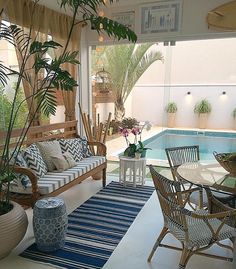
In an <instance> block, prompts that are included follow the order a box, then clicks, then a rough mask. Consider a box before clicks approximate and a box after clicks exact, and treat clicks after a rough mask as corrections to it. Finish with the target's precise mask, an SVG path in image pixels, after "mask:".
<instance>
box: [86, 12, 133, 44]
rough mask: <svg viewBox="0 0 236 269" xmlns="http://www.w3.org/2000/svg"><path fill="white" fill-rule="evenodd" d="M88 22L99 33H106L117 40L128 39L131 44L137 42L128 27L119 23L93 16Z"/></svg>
mask: <svg viewBox="0 0 236 269" xmlns="http://www.w3.org/2000/svg"><path fill="white" fill-rule="evenodd" d="M87 20H89V21H90V22H91V26H92V29H93V30H96V31H97V32H98V33H101V32H105V33H107V35H108V36H109V37H114V38H116V39H117V40H120V39H128V40H129V41H131V42H136V41H137V36H136V34H135V33H134V32H133V31H132V30H130V29H129V28H128V27H127V26H125V25H123V24H121V23H119V22H117V21H113V20H111V19H108V18H106V17H100V16H96V15H91V16H90V17H88V19H87ZM101 25H102V28H101Z"/></svg>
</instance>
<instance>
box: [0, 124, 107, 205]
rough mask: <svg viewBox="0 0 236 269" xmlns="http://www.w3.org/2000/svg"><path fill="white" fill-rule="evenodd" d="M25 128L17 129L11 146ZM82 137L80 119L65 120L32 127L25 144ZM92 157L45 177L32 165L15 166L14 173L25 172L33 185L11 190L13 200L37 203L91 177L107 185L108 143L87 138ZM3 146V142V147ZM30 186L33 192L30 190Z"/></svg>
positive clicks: (23, 173)
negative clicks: (79, 130) (79, 131)
mask: <svg viewBox="0 0 236 269" xmlns="http://www.w3.org/2000/svg"><path fill="white" fill-rule="evenodd" d="M21 131H22V130H20V129H17V130H14V131H13V133H12V137H11V138H12V143H11V146H14V145H15V143H16V142H15V141H17V137H19V135H20V133H21ZM5 137H6V132H0V141H4V138H5ZM75 138H76V139H77V138H78V139H79V136H78V135H77V121H70V122H65V123H56V124H50V125H44V126H35V127H31V128H30V129H29V131H28V133H27V138H26V140H25V143H24V145H25V146H30V145H32V144H34V143H37V142H42V141H53V140H56V139H57V140H58V139H64V140H67V139H70V140H71V141H73V139H75ZM87 145H88V148H89V149H90V152H91V154H90V155H91V156H88V157H86V158H83V159H82V160H81V161H79V162H78V163H77V165H76V166H74V167H72V168H70V169H68V170H65V171H63V172H47V173H46V174H45V175H44V176H43V177H42V178H39V177H38V176H37V175H36V173H35V172H34V171H33V170H32V169H30V168H29V167H23V166H17V165H15V168H14V169H15V172H16V173H19V174H21V175H26V176H28V178H29V179H30V185H29V186H28V187H27V190H25V191H22V192H17V191H14V188H13V191H12V195H11V199H12V200H14V201H16V202H18V203H19V204H21V205H27V206H33V205H34V203H35V202H36V201H37V200H38V199H40V198H42V197H47V196H57V195H58V194H60V193H62V192H64V191H65V190H67V189H69V188H70V187H72V186H74V185H76V184H79V183H81V182H82V181H83V180H84V179H86V178H88V177H90V176H91V177H93V178H94V179H98V178H99V179H101V178H102V184H103V187H104V186H105V185H106V167H107V161H106V146H105V145H104V144H103V143H100V142H90V141H87ZM2 148H3V145H0V150H1V149H2ZM29 189H30V192H29Z"/></svg>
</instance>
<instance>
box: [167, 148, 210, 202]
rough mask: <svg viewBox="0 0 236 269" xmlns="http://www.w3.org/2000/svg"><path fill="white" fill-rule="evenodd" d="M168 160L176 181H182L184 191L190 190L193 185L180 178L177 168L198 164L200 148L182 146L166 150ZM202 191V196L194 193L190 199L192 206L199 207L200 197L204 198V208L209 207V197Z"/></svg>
mask: <svg viewBox="0 0 236 269" xmlns="http://www.w3.org/2000/svg"><path fill="white" fill-rule="evenodd" d="M165 152H166V156H167V160H168V162H169V165H170V170H171V173H172V176H173V179H174V180H175V181H180V182H181V185H182V187H183V189H188V188H191V187H192V184H189V182H187V181H184V180H183V179H181V178H179V177H178V173H177V168H178V167H179V166H180V165H181V164H184V163H187V162H198V161H199V160H200V154H199V146H198V145H194V146H182V147H172V148H166V149H165ZM200 191H202V192H203V193H202V196H200V195H199V192H195V193H192V195H191V198H190V199H189V202H190V205H191V204H194V205H196V206H198V205H199V204H200V203H199V197H202V201H201V204H202V206H203V207H206V206H207V195H206V193H205V191H204V190H200Z"/></svg>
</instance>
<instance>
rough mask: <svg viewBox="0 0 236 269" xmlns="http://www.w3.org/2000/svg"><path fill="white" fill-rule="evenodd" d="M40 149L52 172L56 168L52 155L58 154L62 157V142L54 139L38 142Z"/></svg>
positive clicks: (48, 168)
mask: <svg viewBox="0 0 236 269" xmlns="http://www.w3.org/2000/svg"><path fill="white" fill-rule="evenodd" d="M36 145H37V147H38V148H39V151H40V153H41V155H42V158H43V160H44V162H45V163H46V165H47V170H48V171H49V172H52V171H53V170H55V169H56V166H55V164H54V163H53V161H52V159H51V156H57V157H60V158H62V151H61V147H60V144H59V142H58V141H57V140H54V141H45V142H38V143H36Z"/></svg>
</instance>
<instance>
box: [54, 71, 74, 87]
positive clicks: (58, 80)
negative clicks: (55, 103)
mask: <svg viewBox="0 0 236 269" xmlns="http://www.w3.org/2000/svg"><path fill="white" fill-rule="evenodd" d="M51 85H52V87H55V88H57V89H62V90H65V91H72V90H73V88H74V87H76V86H78V84H77V82H76V80H75V79H74V78H73V77H72V76H71V75H70V73H69V72H68V71H66V70H62V69H60V68H59V69H58V70H57V73H56V74H54V79H53V80H52V81H51Z"/></svg>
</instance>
